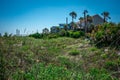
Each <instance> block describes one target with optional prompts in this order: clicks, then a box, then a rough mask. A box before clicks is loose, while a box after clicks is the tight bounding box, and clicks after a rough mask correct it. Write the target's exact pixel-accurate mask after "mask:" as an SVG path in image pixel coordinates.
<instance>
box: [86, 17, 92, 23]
mask: <svg viewBox="0 0 120 80" xmlns="http://www.w3.org/2000/svg"><path fill="white" fill-rule="evenodd" d="M87 22H89V23H92V16H90V15H87Z"/></svg>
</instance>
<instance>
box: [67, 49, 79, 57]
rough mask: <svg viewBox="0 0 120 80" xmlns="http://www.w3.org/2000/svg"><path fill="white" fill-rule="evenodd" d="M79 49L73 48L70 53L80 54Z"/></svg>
mask: <svg viewBox="0 0 120 80" xmlns="http://www.w3.org/2000/svg"><path fill="white" fill-rule="evenodd" d="M79 53H80V52H79V51H78V50H76V49H74V50H71V51H70V52H69V54H70V55H73V56H76V55H79Z"/></svg>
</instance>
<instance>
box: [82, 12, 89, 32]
mask: <svg viewBox="0 0 120 80" xmlns="http://www.w3.org/2000/svg"><path fill="white" fill-rule="evenodd" d="M87 13H88V11H87V10H84V12H83V14H84V21H85V32H87V26H86V23H87V17H86V14H87Z"/></svg>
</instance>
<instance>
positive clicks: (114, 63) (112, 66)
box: [104, 61, 118, 71]
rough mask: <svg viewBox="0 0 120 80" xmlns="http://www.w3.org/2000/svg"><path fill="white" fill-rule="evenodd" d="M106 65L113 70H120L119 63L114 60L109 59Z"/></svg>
mask: <svg viewBox="0 0 120 80" xmlns="http://www.w3.org/2000/svg"><path fill="white" fill-rule="evenodd" d="M104 67H105V68H106V69H108V70H113V71H117V70H118V64H117V63H116V62H114V61H107V62H106V63H105V66H104Z"/></svg>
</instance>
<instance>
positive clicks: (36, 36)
mask: <svg viewBox="0 0 120 80" xmlns="http://www.w3.org/2000/svg"><path fill="white" fill-rule="evenodd" d="M29 37H34V38H36V39H38V38H42V37H43V35H42V34H40V33H38V32H37V33H34V34H30V35H29Z"/></svg>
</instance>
